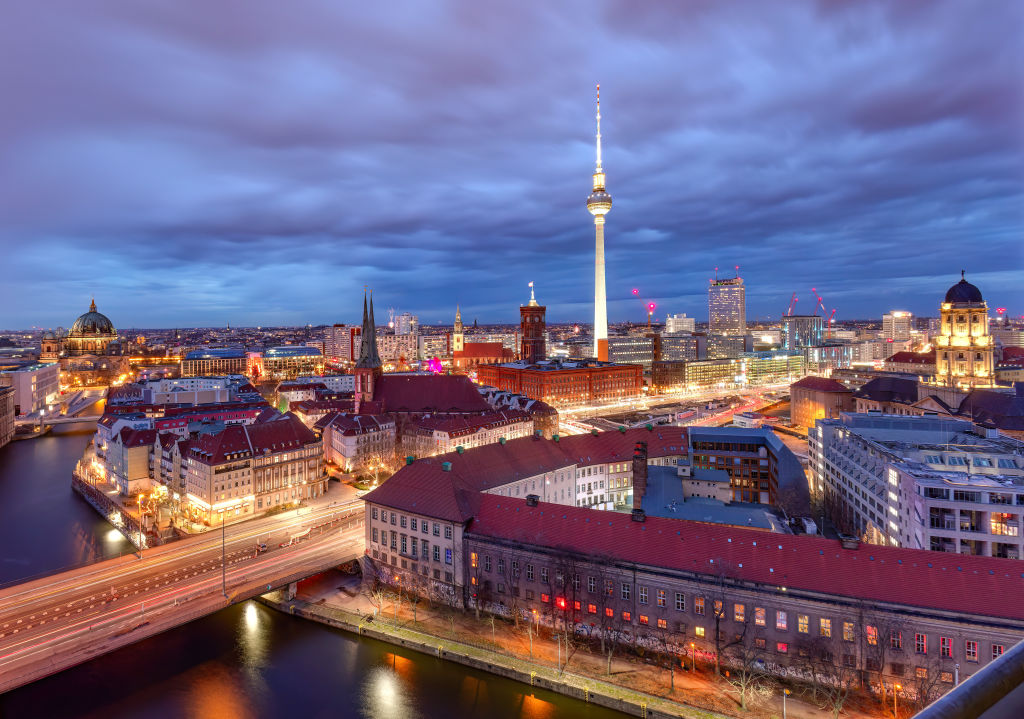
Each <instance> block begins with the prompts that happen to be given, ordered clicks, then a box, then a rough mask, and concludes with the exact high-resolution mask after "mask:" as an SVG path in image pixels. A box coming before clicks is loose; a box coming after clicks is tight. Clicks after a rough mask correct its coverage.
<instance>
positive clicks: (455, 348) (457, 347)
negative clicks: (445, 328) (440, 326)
mask: <svg viewBox="0 0 1024 719" xmlns="http://www.w3.org/2000/svg"><path fill="white" fill-rule="evenodd" d="M452 330H453V331H452V352H461V351H462V350H463V349H464V348H465V346H466V332H465V328H463V326H462V311H461V310H460V309H459V306H458V305H455V326H454V327H453V328H452Z"/></svg>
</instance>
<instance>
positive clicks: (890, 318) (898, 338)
mask: <svg viewBox="0 0 1024 719" xmlns="http://www.w3.org/2000/svg"><path fill="white" fill-rule="evenodd" d="M913 326H914V315H912V314H911V313H909V312H903V311H901V310H893V311H892V312H886V313H885V314H884V315H882V339H884V340H892V341H893V342H905V341H906V340H909V339H910V330H911V329H912V328H913Z"/></svg>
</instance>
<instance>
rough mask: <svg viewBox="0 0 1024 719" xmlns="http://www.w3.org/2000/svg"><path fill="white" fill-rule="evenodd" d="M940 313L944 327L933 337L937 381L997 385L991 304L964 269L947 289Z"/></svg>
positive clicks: (962, 385)
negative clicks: (990, 326)
mask: <svg viewBox="0 0 1024 719" xmlns="http://www.w3.org/2000/svg"><path fill="white" fill-rule="evenodd" d="M940 314H941V315H942V325H941V329H940V331H939V335H938V336H937V337H935V338H933V339H934V342H935V374H936V377H937V379H938V383H939V384H943V385H947V386H951V387H958V388H961V389H970V388H973V387H992V386H994V383H993V380H992V375H993V367H994V362H993V359H994V357H993V351H992V337H991V336H990V335H989V333H988V305H987V304H985V300H984V299H982V296H981V290H979V289H978V288H977V287H975V286H974V285H972V284H971V283H970V282H968V281H967V279H966V278H965V277H964V273H963V272H962V271H961V272H960V281H959V282H957V283H956V284H955V285H953V286H952V287H950V288H949V291H948V292H946V298H945V301H944V302H943V303H942V305H941V306H940Z"/></svg>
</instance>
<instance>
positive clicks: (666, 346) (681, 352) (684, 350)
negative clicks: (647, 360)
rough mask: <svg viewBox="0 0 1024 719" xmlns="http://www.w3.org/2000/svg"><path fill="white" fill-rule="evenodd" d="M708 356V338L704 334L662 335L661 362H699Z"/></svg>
mask: <svg viewBox="0 0 1024 719" xmlns="http://www.w3.org/2000/svg"><path fill="white" fill-rule="evenodd" d="M707 356H708V338H707V335H704V334H699V335H698V334H663V335H662V336H661V356H660V357H659V358H658V359H662V360H669V361H672V360H699V359H706V358H707Z"/></svg>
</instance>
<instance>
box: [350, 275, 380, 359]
mask: <svg viewBox="0 0 1024 719" xmlns="http://www.w3.org/2000/svg"><path fill="white" fill-rule="evenodd" d="M362 339H363V341H362V344H361V345H360V347H359V361H358V362H356V367H358V368H362V369H379V368H380V366H381V365H382V364H383V363H382V362H381V361H380V355H379V354H377V327H376V326H375V325H374V321H373V293H372V292H371V293H370V311H369V314H367V311H366V295H365V294H364V295H363V330H362Z"/></svg>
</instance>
